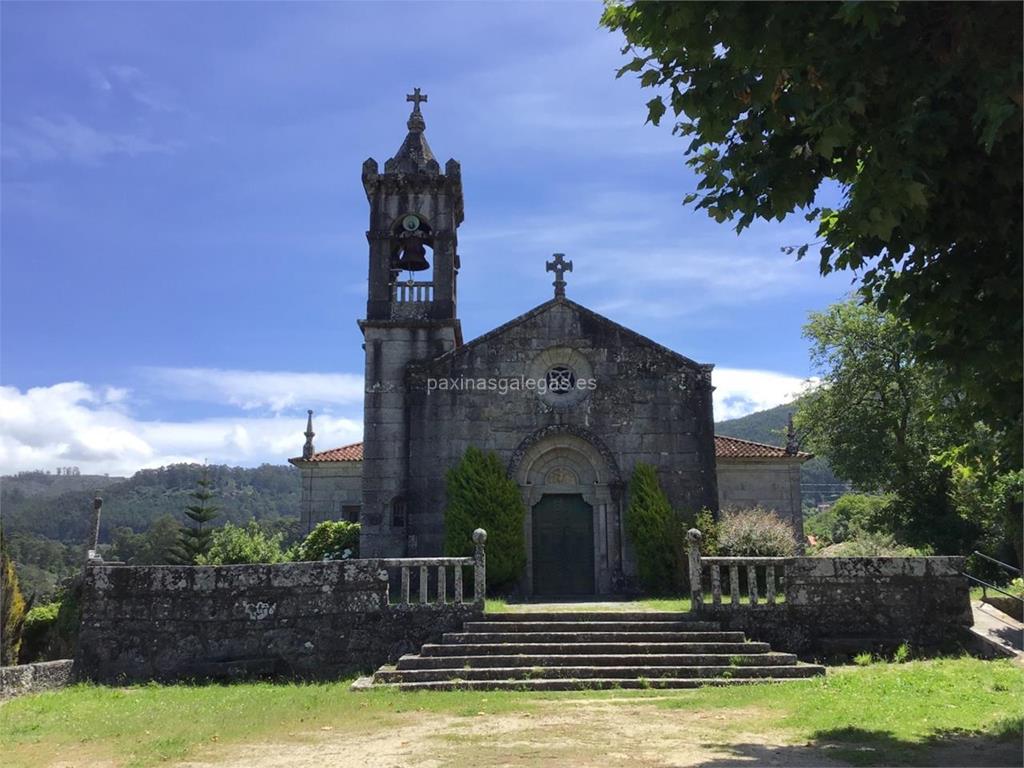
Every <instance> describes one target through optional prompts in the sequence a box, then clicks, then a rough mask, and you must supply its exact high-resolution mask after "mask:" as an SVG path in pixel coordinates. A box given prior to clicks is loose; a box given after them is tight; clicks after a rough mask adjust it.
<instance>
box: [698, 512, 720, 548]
mask: <svg viewBox="0 0 1024 768" xmlns="http://www.w3.org/2000/svg"><path fill="white" fill-rule="evenodd" d="M693 527H694V528H696V529H697V530H698V531H700V533H701V539H700V554H701V556H702V557H714V556H715V555H717V554H718V521H716V520H715V515H714V513H713V512H712V511H711V510H710V509H702V510H701V511H700V512H698V513H697V517H696V519H695V520H694V521H693Z"/></svg>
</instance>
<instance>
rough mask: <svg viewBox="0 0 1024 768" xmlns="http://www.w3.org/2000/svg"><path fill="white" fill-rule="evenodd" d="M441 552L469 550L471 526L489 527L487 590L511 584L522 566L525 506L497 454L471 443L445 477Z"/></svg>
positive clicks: (458, 553) (460, 554) (460, 553)
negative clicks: (445, 490) (442, 547)
mask: <svg viewBox="0 0 1024 768" xmlns="http://www.w3.org/2000/svg"><path fill="white" fill-rule="evenodd" d="M445 481H446V487H447V494H448V498H447V505H446V506H445V511H444V536H445V538H444V551H445V554H447V555H448V556H450V557H466V556H469V555H472V554H473V551H474V545H473V531H474V530H476V529H477V528H483V529H484V530H485V531H487V589H488V591H490V590H496V591H501V590H503V589H507V588H509V587H511V586H512V585H514V584H515V583H516V582H517V581H518V580H519V579H520V578H521V577H522V575H523V570H524V569H525V568H526V540H525V537H524V535H523V523H524V519H525V514H526V513H525V510H524V508H523V499H522V496H521V495H520V492H519V487H518V486H517V485H516V484H515V482H514V481H513V480H511V479H510V478H509V477H508V475H507V473H506V472H505V468H504V467H503V466H502V464H501V460H500V459H499V458H498V455H497V454H495V453H493V452H490V451H488V452H484V451H481V450H480V449H479V448H475V447H473V446H470V447H469V448H467V449H466V453H465V454H464V455H463V457H462V459H461V460H460V461H459V463H458V464H456V465H455V466H454V467H452V468H451V469H449V470H448V473H447V475H446V477H445Z"/></svg>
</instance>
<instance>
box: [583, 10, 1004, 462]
mask: <svg viewBox="0 0 1024 768" xmlns="http://www.w3.org/2000/svg"><path fill="white" fill-rule="evenodd" d="M1022 7H1024V6H1022V5H1021V4H1020V3H999V2H992V3H932V2H920V3H906V2H876V3H860V2H841V3H834V2H833V3H720V2H687V3H663V2H631V3H628V4H619V3H615V4H610V5H608V6H607V7H606V9H605V12H604V16H603V19H602V21H603V24H604V25H605V26H606V27H608V28H609V29H613V30H619V31H621V32H622V33H623V34H624V35H625V38H626V41H627V45H626V47H625V48H624V49H623V50H624V52H625V53H629V54H631V56H632V59H631V61H630V62H629V63H628V64H626V65H625V66H624V67H623V68H622V70H621V71H620V73H619V74H620V75H622V74H625V73H627V72H636V73H638V75H639V77H640V82H641V85H642V86H645V87H651V88H655V89H657V90H658V91H659V95H657V96H655V97H654V98H652V99H651V100H650V101H649V102H648V105H647V106H648V117H649V120H650V121H651V122H653V123H654V124H658V122H659V121H660V120H661V118H662V117H663V116H664V115H665V114H666V112H671V113H672V114H673V115H675V116H676V118H678V122H677V123H676V126H675V132H676V133H678V134H679V135H681V136H682V137H684V138H686V139H688V141H689V143H688V144H687V147H686V152H687V155H688V156H689V164H690V165H691V166H692V167H693V168H694V169H695V171H696V172H697V174H698V176H699V179H700V181H699V184H698V185H697V190H696V192H694V193H693V194H691V195H689V196H688V197H687V198H686V202H688V203H694V204H695V205H696V207H697V208H698V209H702V210H705V211H707V213H708V214H709V215H711V216H712V217H714V218H715V219H716V220H717V221H721V222H724V221H734V222H735V227H736V229H737V231H740V230H742V229H743V228H744V227H747V226H748V225H750V224H751V223H752V222H753V221H755V220H756V219H765V220H770V219H778V220H782V219H784V218H785V217H787V216H789V215H790V214H793V213H794V212H796V211H797V210H798V209H800V210H802V211H803V212H804V213H805V214H806V217H807V219H808V220H816V221H817V222H818V236H819V240H818V241H817V242H815V243H809V244H804V245H800V246H799V247H797V248H795V250H796V251H797V255H798V256H799V257H802V256H803V255H804V254H805V253H807V252H808V250H809V249H811V248H815V249H817V251H818V253H819V256H820V269H821V272H822V273H828V272H831V271H832V270H840V269H849V270H855V271H856V273H857V276H858V277H859V279H860V282H861V290H862V292H863V295H864V296H865V297H866V298H867V299H868V300H870V301H871V302H873V303H874V304H875V305H876V306H878V307H879V308H881V309H889V310H891V311H894V312H895V313H897V314H898V315H899V316H900V317H902V318H903V319H905V320H907V321H908V322H909V324H910V328H911V330H912V335H911V342H912V344H913V346H914V349H915V350H916V351H917V352H918V353H920V354H922V355H923V356H924V357H926V358H928V359H931V360H935V361H938V362H940V363H941V364H942V368H941V369H940V370H939V373H940V374H941V381H942V385H943V386H945V387H946V388H947V389H948V390H949V391H950V392H959V393H961V398H960V399H961V400H962V405H963V407H962V408H961V409H960V410H959V413H960V414H963V415H964V416H963V419H964V421H965V422H973V421H974V420H975V419H981V420H982V421H984V422H986V423H987V424H988V425H989V427H990V428H991V429H992V430H994V432H995V434H996V437H997V438H998V442H999V450H1000V452H1001V454H1002V457H1003V461H1004V466H1007V467H1017V466H1019V464H1020V454H1021V411H1022V398H1021V392H1022V386H1021V358H1022V347H1021V339H1022V322H1021V303H1022V291H1021V288H1022V270H1021V259H1022V240H1024V236H1022V229H1021V218H1022V217H1021V206H1022V197H1021V186H1022V185H1021V168H1022V151H1021V147H1022V131H1021V124H1022V121H1021V118H1022V111H1021V104H1022V96H1021V92H1022V91H1021V87H1022V86H1021V83H1022V81H1021V72H1022V43H1021V34H1020V31H1021V23H1022ZM828 182H833V183H834V184H837V185H838V188H839V190H840V192H841V199H840V202H839V203H838V205H836V206H835V207H826V206H824V205H823V204H822V203H820V202H819V201H820V200H821V198H822V197H823V196H821V195H820V194H819V193H820V192H821V191H822V187H823V185H826V186H828ZM825 196H827V195H825ZM953 416H954V414H953V413H952V412H949V413H947V418H952V417H953Z"/></svg>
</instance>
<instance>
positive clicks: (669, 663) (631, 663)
mask: <svg viewBox="0 0 1024 768" xmlns="http://www.w3.org/2000/svg"><path fill="white" fill-rule="evenodd" d="M796 663H797V662H796V656H794V655H793V654H791V653H774V652H770V653H746V654H735V655H729V654H724V653H723V654H710V653H704V654H669V655H664V654H662V655H658V654H644V653H636V654H625V653H620V654H604V655H598V654H534V655H525V654H517V655H497V654H496V655H491V656H421V655H415V654H409V655H406V656H403V657H402V658H400V659H399V660H398V663H397V664H396V665H395V669H397V670H412V669H479V668H485V667H512V668H516V667H531V668H532V667H579V666H588V667H640V666H650V667H705V666H706V667H730V666H731V667H736V666H741V667H747V666H751V667H757V666H761V667H764V666H771V667H782V666H793V665H795V664H796Z"/></svg>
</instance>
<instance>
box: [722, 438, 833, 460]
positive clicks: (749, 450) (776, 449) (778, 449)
mask: <svg viewBox="0 0 1024 768" xmlns="http://www.w3.org/2000/svg"><path fill="white" fill-rule="evenodd" d="M813 457H814V454H813V453H805V452H804V451H797V452H796V453H786V449H785V448H783V447H782V446H779V445H768V444H767V443H755V442H754V441H753V440H743V439H741V438H739V437H726V436H725V435H715V458H718V459H800V461H807V460H808V459H811V458H813Z"/></svg>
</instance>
